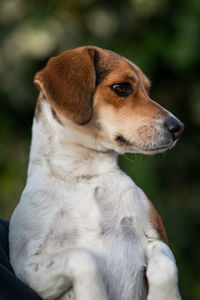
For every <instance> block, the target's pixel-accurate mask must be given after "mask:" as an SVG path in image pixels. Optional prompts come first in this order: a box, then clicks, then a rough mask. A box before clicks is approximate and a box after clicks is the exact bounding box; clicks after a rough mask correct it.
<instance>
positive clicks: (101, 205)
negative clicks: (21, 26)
mask: <svg viewBox="0 0 200 300" xmlns="http://www.w3.org/2000/svg"><path fill="white" fill-rule="evenodd" d="M66 124H67V126H65V127H63V126H62V125H60V124H59V123H58V122H56V120H54V119H53V117H52V114H51V111H50V107H49V104H48V102H43V109H42V115H41V116H40V119H39V121H38V122H37V121H35V120H34V123H33V137H32V145H31V152H30V162H29V168H28V178H27V184H26V187H25V189H24V191H23V194H22V197H21V200H20V202H19V204H18V206H17V208H16V209H15V211H14V213H13V215H12V218H11V222H10V237H9V240H10V259H11V264H12V266H13V268H14V270H15V272H16V274H17V276H18V277H19V278H20V279H21V280H22V281H24V282H25V283H27V284H28V285H29V286H31V287H32V288H33V289H34V290H36V292H38V293H39V294H40V296H41V297H42V298H43V299H56V298H58V297H60V299H63V300H64V299H70V295H71V297H73V299H76V300H94V299H95V300H100V299H101V300H102V299H109V300H133V299H134V300H142V299H148V300H165V299H170V300H178V299H180V295H179V292H178V287H177V269H176V264H175V261H174V258H173V255H172V253H171V251H170V249H169V247H168V246H167V245H165V244H164V243H163V242H161V241H159V237H158V235H157V233H156V231H155V230H154V229H153V226H152V224H151V221H150V217H149V209H150V205H149V202H148V200H147V198H146V196H145V194H144V193H143V192H142V190H141V189H139V188H138V187H137V186H136V185H135V183H134V182H133V181H132V180H131V179H130V178H129V177H128V176H127V175H126V174H124V173H123V172H122V171H121V170H120V169H119V167H118V165H117V155H116V153H114V152H112V151H109V152H108V151H106V149H105V147H104V146H103V145H102V144H101V143H100V142H98V140H95V139H94V137H92V136H91V134H88V135H87V132H86V133H85V134H84V135H83V134H82V133H80V132H79V131H78V130H77V128H78V126H74V124H73V123H72V122H71V121H67V123H66ZM67 127H68V128H67ZM79 127H81V126H79ZM81 130H82V129H81ZM144 267H147V278H148V282H149V294H148V296H147V294H146V290H145V288H144V283H143V268H144ZM71 287H73V289H71ZM71 299H72V298H71Z"/></svg>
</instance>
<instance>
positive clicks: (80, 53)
mask: <svg viewBox="0 0 200 300" xmlns="http://www.w3.org/2000/svg"><path fill="white" fill-rule="evenodd" d="M95 52H96V49H95V48H93V47H81V48H77V49H73V50H69V51H66V52H64V53H62V54H61V55H59V56H56V57H53V58H51V59H50V60H49V62H48V63H47V65H46V67H45V68H44V69H42V70H41V71H39V72H38V73H37V74H36V75H35V77H34V83H35V84H36V86H37V87H38V88H39V89H40V90H41V91H42V93H43V94H44V96H45V97H46V98H47V100H48V101H49V102H50V104H51V105H52V107H54V108H55V109H56V110H58V111H59V112H60V113H62V114H63V115H65V116H66V117H67V118H69V119H71V120H72V121H74V122H76V123H77V124H79V125H83V124H86V123H88V122H89V121H90V120H91V118H92V99H93V94H94V91H95V85H96V73H95V67H94V59H95Z"/></svg>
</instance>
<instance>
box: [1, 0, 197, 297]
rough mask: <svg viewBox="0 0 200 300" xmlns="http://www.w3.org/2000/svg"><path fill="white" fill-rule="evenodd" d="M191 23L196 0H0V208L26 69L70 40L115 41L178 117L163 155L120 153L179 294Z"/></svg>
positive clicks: (188, 249) (191, 239) (192, 285)
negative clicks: (151, 214)
mask: <svg viewBox="0 0 200 300" xmlns="http://www.w3.org/2000/svg"><path fill="white" fill-rule="evenodd" d="M199 32H200V1H199V0H190V1H187V0H182V1H180V0H179V1H178V0H177V1H173V0H118V1H114V0H110V1H107V0H101V1H100V0H68V1H65V0H57V1H56V0H49V1H45V0H40V1H35V0H34V1H33V0H29V1H25V0H1V1H0V41H1V43H0V76H1V81H0V97H1V110H0V190H1V196H0V216H1V217H3V218H9V217H10V215H11V213H12V211H13V209H14V207H15V205H16V204H17V202H18V200H19V198H20V194H21V192H22V189H23V186H24V185H25V180H26V168H27V161H28V151H29V143H30V135H31V130H30V129H31V122H32V115H33V109H34V105H35V100H36V97H37V91H36V89H35V88H34V87H33V84H32V79H33V76H34V73H35V72H36V71H37V70H39V69H40V68H42V67H43V66H44V64H45V63H46V61H47V59H48V58H49V57H50V56H52V55H55V54H57V53H60V52H61V51H64V50H67V49H70V48H73V47H77V46H80V45H86V44H94V45H97V46H100V47H104V48H109V49H111V50H114V51H116V52H118V53H120V54H122V55H124V56H126V57H128V58H129V59H131V60H133V61H134V62H135V63H137V64H138V65H139V66H140V67H141V68H142V69H143V70H144V71H145V72H146V74H147V75H148V77H149V78H150V79H151V81H152V98H153V99H155V100H156V101H158V102H159V103H160V104H161V105H163V106H165V107H166V108H167V109H169V110H170V111H172V112H173V113H174V114H175V115H176V116H178V117H179V118H180V119H181V120H182V121H183V122H184V123H185V125H186V129H185V133H184V135H183V137H182V139H181V140H180V141H179V142H178V144H177V146H176V147H175V148H174V149H172V150H170V151H169V152H167V153H166V154H163V155H157V156H154V157H144V156H141V155H126V156H123V157H120V158H119V162H120V165H121V167H122V168H123V169H124V170H125V171H126V172H127V173H128V174H129V175H130V176H131V177H132V178H133V179H134V180H135V181H136V182H137V184H138V185H139V186H141V188H142V189H143V190H144V191H145V192H146V193H147V194H148V196H149V198H150V199H152V201H153V202H154V204H155V206H156V207H157V209H158V210H159V212H160V214H161V216H162V218H163V220H164V223H165V226H166V229H167V232H168V236H169V242H170V245H171V248H172V250H173V252H174V254H175V256H176V258H177V263H178V266H179V273H180V287H181V291H182V295H183V298H185V299H190V300H197V299H200V274H199V270H198V266H199V265H200V243H199V232H200V218H199V212H200V201H199V195H200V184H199V169H200V160H199V149H200V139H199V136H198V132H199V126H200V86H199V82H200V72H199V68H200V59H199V53H200V42H199V41H200V40H199Z"/></svg>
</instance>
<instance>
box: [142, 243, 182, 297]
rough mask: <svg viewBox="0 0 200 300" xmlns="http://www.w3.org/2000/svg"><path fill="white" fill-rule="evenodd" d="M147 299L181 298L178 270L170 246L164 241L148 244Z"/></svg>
mask: <svg viewBox="0 0 200 300" xmlns="http://www.w3.org/2000/svg"><path fill="white" fill-rule="evenodd" d="M146 250H147V252H146V255H147V273H146V275H147V280H148V284H149V292H148V297H147V300H181V296H180V294H179V289H178V274H177V273H178V272H177V267H176V263H175V259H174V256H173V254H172V252H171V250H170V248H169V247H168V246H167V245H166V244H165V243H163V242H161V241H159V240H156V241H149V242H148V244H147V249H146Z"/></svg>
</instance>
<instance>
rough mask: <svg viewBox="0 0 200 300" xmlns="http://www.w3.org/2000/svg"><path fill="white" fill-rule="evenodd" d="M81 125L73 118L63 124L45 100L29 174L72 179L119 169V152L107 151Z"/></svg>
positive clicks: (34, 130)
mask: <svg viewBox="0 0 200 300" xmlns="http://www.w3.org/2000/svg"><path fill="white" fill-rule="evenodd" d="M79 128H80V131H82V132H80V133H79V130H78V131H77V125H73V123H72V122H71V121H69V126H68V127H67V128H66V126H63V125H62V124H61V122H60V123H59V122H58V120H56V118H55V116H53V114H52V111H51V108H50V106H49V104H48V103H43V104H42V111H41V113H40V116H39V119H38V120H36V119H35V118H34V121H33V128H32V143H31V151H30V160H29V168H28V178H30V177H31V176H35V174H40V175H37V176H41V177H42V176H50V177H55V178H58V179H61V180H64V181H71V180H72V179H75V178H76V179H77V178H83V179H84V178H86V179H87V178H88V179H89V178H91V177H93V176H99V175H101V174H104V173H107V172H111V171H113V170H116V169H117V168H118V166H117V154H116V153H115V152H113V151H105V149H103V148H102V146H101V145H98V144H97V141H95V137H94V136H91V134H87V130H86V131H85V129H84V128H83V127H82V126H79ZM83 131H84V134H83Z"/></svg>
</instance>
